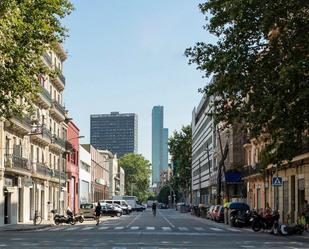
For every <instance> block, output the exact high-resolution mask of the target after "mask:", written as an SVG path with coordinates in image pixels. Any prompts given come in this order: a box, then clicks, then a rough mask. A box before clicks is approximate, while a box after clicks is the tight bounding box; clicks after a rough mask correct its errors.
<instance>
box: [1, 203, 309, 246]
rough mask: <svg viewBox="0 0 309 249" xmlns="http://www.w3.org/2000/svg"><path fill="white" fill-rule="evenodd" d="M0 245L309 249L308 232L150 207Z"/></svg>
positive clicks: (16, 236) (6, 237)
mask: <svg viewBox="0 0 309 249" xmlns="http://www.w3.org/2000/svg"><path fill="white" fill-rule="evenodd" d="M0 247H3V248H72V247H73V248H74V247H75V248H113V249H126V248H145V249H146V248H147V249H155V248H182V249H183V248H222V249H224V248H294V249H297V248H309V236H289V237H282V236H273V235H270V234H268V233H266V232H265V233H263V232H260V233H254V232H253V231H252V230H250V229H249V228H248V229H239V228H232V227H230V226H226V225H224V224H222V223H215V222H212V221H209V220H206V219H201V218H197V217H194V216H192V215H190V214H188V213H179V212H177V211H175V210H158V212H157V216H156V217H153V216H152V212H151V210H150V209H148V210H146V211H145V212H143V213H133V214H131V215H129V216H122V217H120V218H113V219H110V220H106V221H104V222H102V223H101V224H100V225H99V226H96V225H95V223H94V222H92V221H91V222H90V221H89V222H88V221H87V222H85V223H83V224H78V225H75V226H68V225H62V226H53V227H48V228H43V229H41V230H37V231H24V232H20V231H19V232H3V233H2V234H1V235H0Z"/></svg>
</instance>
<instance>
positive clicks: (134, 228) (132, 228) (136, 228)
mask: <svg viewBox="0 0 309 249" xmlns="http://www.w3.org/2000/svg"><path fill="white" fill-rule="evenodd" d="M130 229H131V230H138V229H139V227H131V228H130Z"/></svg>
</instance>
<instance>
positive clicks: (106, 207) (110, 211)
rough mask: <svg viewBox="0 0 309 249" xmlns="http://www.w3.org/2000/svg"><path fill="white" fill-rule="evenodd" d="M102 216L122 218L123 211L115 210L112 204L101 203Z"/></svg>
mask: <svg viewBox="0 0 309 249" xmlns="http://www.w3.org/2000/svg"><path fill="white" fill-rule="evenodd" d="M101 214H102V215H103V216H111V217H114V216H117V217H120V216H121V215H122V210H119V208H115V207H114V206H113V205H112V204H109V203H101Z"/></svg>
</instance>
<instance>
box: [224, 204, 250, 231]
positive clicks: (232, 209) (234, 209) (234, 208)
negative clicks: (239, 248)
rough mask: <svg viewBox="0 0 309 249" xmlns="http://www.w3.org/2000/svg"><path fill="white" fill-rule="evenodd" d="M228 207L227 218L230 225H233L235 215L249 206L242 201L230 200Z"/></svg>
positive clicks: (243, 211) (245, 210) (248, 208)
mask: <svg viewBox="0 0 309 249" xmlns="http://www.w3.org/2000/svg"><path fill="white" fill-rule="evenodd" d="M227 208H228V220H229V222H230V225H231V226H234V225H235V224H234V220H235V217H236V216H237V215H239V214H242V213H245V212H247V211H248V210H250V206H249V205H248V204H247V203H244V202H230V203H229V204H228V206H227Z"/></svg>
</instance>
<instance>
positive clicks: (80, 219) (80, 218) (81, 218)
mask: <svg viewBox="0 0 309 249" xmlns="http://www.w3.org/2000/svg"><path fill="white" fill-rule="evenodd" d="M84 220H85V219H84V216H83V215H82V214H77V215H75V216H74V221H75V222H76V223H77V222H80V223H83V222H84Z"/></svg>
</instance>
